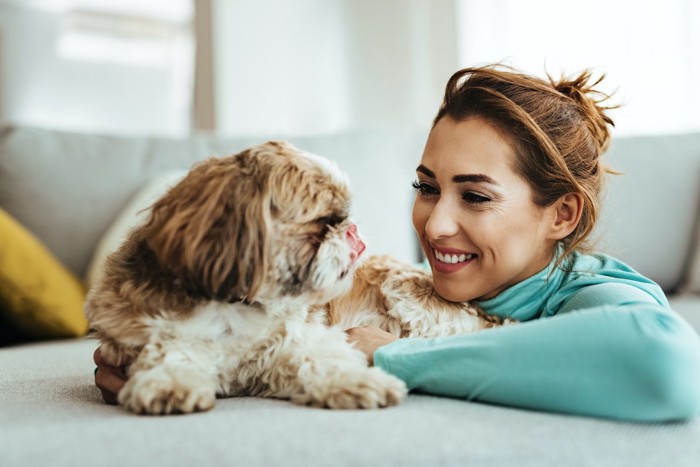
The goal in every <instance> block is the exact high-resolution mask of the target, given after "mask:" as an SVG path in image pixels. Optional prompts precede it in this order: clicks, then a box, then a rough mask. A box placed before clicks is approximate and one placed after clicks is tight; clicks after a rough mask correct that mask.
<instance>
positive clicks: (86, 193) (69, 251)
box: [0, 127, 425, 277]
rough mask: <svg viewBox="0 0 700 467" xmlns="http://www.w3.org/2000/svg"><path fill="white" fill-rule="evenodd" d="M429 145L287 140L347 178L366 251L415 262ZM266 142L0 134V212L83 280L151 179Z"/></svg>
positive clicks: (394, 137)
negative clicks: (417, 197) (415, 211)
mask: <svg viewBox="0 0 700 467" xmlns="http://www.w3.org/2000/svg"><path fill="white" fill-rule="evenodd" d="M424 138H425V135H424V134H422V133H421V132H411V131H405V129H404V130H400V129H398V128H393V129H391V128H387V129H382V130H376V131H363V132H347V133H341V134H334V135H323V136H306V137H298V138H288V139H289V141H290V142H292V143H293V144H295V145H296V146H298V147H299V148H301V149H303V150H306V151H309V152H312V153H316V154H319V155H323V156H326V157H328V158H330V159H333V160H335V161H336V162H337V163H338V165H339V166H340V167H341V169H343V170H344V171H346V172H347V173H348V176H349V179H350V181H351V184H352V186H353V191H354V193H355V203H354V218H355V219H356V221H357V224H358V226H359V229H360V232H361V234H362V235H364V236H365V238H366V240H367V244H368V252H370V253H372V252H374V253H388V254H392V255H394V256H396V257H398V258H401V259H403V260H406V261H413V260H415V258H416V246H415V245H416V243H415V241H414V238H413V237H414V235H413V231H412V228H411V223H410V222H411V221H410V210H411V202H412V195H411V181H412V180H413V177H414V175H413V170H414V168H415V166H416V165H417V163H418V161H419V160H420V155H421V151H422V147H423V144H424ZM270 139H273V138H269V137H264V136H261V137H249V138H215V137H207V136H194V137H191V138H185V139H168V138H137V137H134V138H130V137H116V136H98V135H84V134H79V133H70V132H61V131H51V130H45V129H38V128H28V127H6V128H4V129H3V130H2V131H1V132H0V207H1V208H3V209H5V210H6V211H7V212H9V213H10V214H11V215H12V216H13V217H15V218H16V219H17V220H18V221H19V222H21V223H22V224H23V225H24V226H25V227H27V228H28V229H29V230H30V231H32V232H33V233H34V234H35V235H36V236H37V237H38V238H39V239H40V240H41V241H42V242H44V244H45V245H46V246H48V248H49V249H50V250H51V251H52V252H53V253H54V254H55V255H56V256H57V257H58V259H60V260H61V261H62V262H63V263H64V264H65V265H66V266H67V267H68V268H69V269H71V270H72V271H73V272H74V273H75V274H77V275H78V276H79V277H84V274H85V272H86V268H87V265H88V263H89V261H90V258H91V255H92V252H93V250H94V248H95V246H96V244H97V242H98V241H99V239H100V237H101V236H102V234H103V233H104V232H105V231H106V230H107V228H108V227H109V225H110V223H111V222H112V220H113V219H114V218H115V217H116V216H117V215H118V213H119V212H120V210H121V209H122V207H123V206H124V205H125V204H127V202H128V201H129V199H130V197H131V196H133V195H134V194H135V193H136V192H137V190H138V189H139V188H140V187H141V186H143V185H144V184H145V183H146V182H147V181H148V180H149V179H151V178H153V177H155V176H156V175H158V174H161V173H163V172H165V171H168V170H172V169H187V168H189V167H190V166H191V165H192V164H193V163H194V162H196V161H198V160H201V159H203V158H206V157H209V156H224V155H229V154H234V153H237V152H239V151H241V150H243V149H245V148H246V147H249V146H252V145H255V144H259V143H262V142H265V141H268V140H270Z"/></svg>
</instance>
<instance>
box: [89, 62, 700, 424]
mask: <svg viewBox="0 0 700 467" xmlns="http://www.w3.org/2000/svg"><path fill="white" fill-rule="evenodd" d="M599 81H600V80H598V81H597V82H595V83H593V84H591V83H590V73H588V72H584V73H583V74H581V75H580V76H579V77H577V78H576V79H574V80H561V81H559V82H555V81H553V80H550V81H549V82H548V81H545V80H541V79H538V78H535V77H531V76H527V75H523V74H520V73H517V72H514V71H512V70H507V69H503V68H501V67H492V66H490V67H482V68H468V69H464V70H461V71H459V72H457V73H455V74H454V75H453V76H452V78H451V79H450V80H449V82H448V84H447V88H446V92H445V99H444V102H443V105H442V107H441V108H440V111H439V112H438V114H437V116H436V118H435V121H434V125H433V128H432V130H431V133H430V135H429V137H428V141H427V144H426V147H425V151H424V154H423V157H422V160H421V163H420V165H419V166H418V169H417V181H416V182H415V185H414V186H415V188H416V190H417V196H416V200H415V204H414V209H413V223H414V227H415V229H416V231H417V233H418V236H419V238H420V241H421V245H422V247H423V250H424V252H425V254H426V257H427V259H428V262H429V263H430V267H431V269H432V272H433V277H434V284H435V288H436V290H437V292H438V293H439V294H440V295H441V296H442V297H444V298H446V299H447V300H451V301H467V300H476V301H477V302H478V304H479V305H480V306H481V308H483V309H484V310H485V311H487V312H489V313H491V314H495V315H498V316H501V317H503V318H506V317H508V318H512V319H515V320H518V321H520V323H519V324H517V325H514V326H507V327H502V328H496V329H491V330H487V331H482V332H479V333H476V334H469V335H463V336H455V337H448V338H440V339H401V340H397V339H396V338H395V337H394V336H393V335H391V334H388V333H386V332H384V331H382V330H380V329H377V328H370V327H364V328H354V329H351V330H349V331H348V335H349V336H350V339H351V340H353V341H355V342H356V345H357V346H358V347H359V348H360V349H362V350H363V351H364V352H365V353H366V354H367V357H368V360H369V361H370V363H373V364H374V365H376V366H379V367H381V368H383V369H384V370H386V371H387V372H389V373H392V374H394V375H396V376H398V377H399V378H401V379H403V380H404V381H406V383H407V385H408V387H409V388H410V389H412V390H418V391H422V392H426V393H431V394H438V395H446V396H452V397H459V398H465V399H469V400H478V401H482V402H488V403H494V404H502V405H509V406H515V407H523V408H529V409H535V410H546V411H556V412H563V413H571V414H579V415H589V416H599V417H609V418H616V419H625V420H640V421H659V420H673V419H684V418H689V417H692V416H694V415H695V414H696V413H698V412H699V411H700V339H699V338H698V335H697V334H696V333H695V331H693V329H692V328H690V326H689V325H688V324H686V323H685V322H684V321H683V320H682V319H681V318H679V317H678V316H677V315H676V314H675V313H674V312H673V311H671V310H670V308H669V305H668V302H667V300H666V298H665V296H664V294H663V292H662V291H661V289H660V288H659V287H658V286H657V285H656V284H655V283H653V282H652V281H650V280H649V279H647V278H645V277H643V276H641V275H640V274H638V273H637V272H635V271H634V270H632V269H631V268H629V267H628V266H626V265H625V264H623V263H621V262H619V261H617V260H615V259H613V258H610V257H608V256H604V255H588V254H584V253H583V250H584V245H585V241H586V240H587V238H588V236H589V234H590V232H591V230H592V229H593V227H594V225H595V222H596V219H597V216H598V208H599V193H600V190H601V184H602V181H603V176H604V174H605V172H606V170H605V169H604V168H603V167H602V166H601V164H600V161H599V157H600V156H601V154H602V153H603V152H604V151H605V149H606V147H607V145H608V142H609V139H610V132H609V127H610V126H611V125H612V124H613V122H612V120H611V119H610V118H609V117H608V116H607V115H606V114H605V110H606V108H604V107H602V106H601V103H602V101H604V100H605V99H606V98H607V96H605V95H604V94H602V93H599V92H598V91H596V90H595V86H596V85H597V84H598V83H599ZM95 360H96V363H97V364H98V367H99V371H97V373H96V382H97V384H98V386H99V387H100V388H101V389H102V390H103V394H104V396H105V399H106V400H108V401H112V402H113V401H114V394H115V393H116V392H117V391H118V389H119V388H120V387H121V385H122V384H123V377H124V376H123V373H120V370H119V369H116V368H109V367H106V366H104V365H103V364H102V362H101V361H100V356H99V352H96V353H95Z"/></svg>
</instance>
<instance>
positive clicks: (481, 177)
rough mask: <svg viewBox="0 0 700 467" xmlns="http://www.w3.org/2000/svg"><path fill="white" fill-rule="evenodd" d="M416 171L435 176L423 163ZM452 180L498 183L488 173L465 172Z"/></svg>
mask: <svg viewBox="0 0 700 467" xmlns="http://www.w3.org/2000/svg"><path fill="white" fill-rule="evenodd" d="M416 172H420V173H422V174H425V175H427V176H428V177H430V178H435V172H433V171H432V170H430V169H429V168H427V167H426V166H424V165H423V164H421V165H419V166H418V167H417V168H416ZM452 182H453V183H466V182H472V183H490V184H491V185H498V183H497V182H496V180H494V179H493V178H491V177H489V176H488V175H485V174H464V175H461V174H460V175H455V176H454V177H452Z"/></svg>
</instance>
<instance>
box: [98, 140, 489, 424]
mask: <svg viewBox="0 0 700 467" xmlns="http://www.w3.org/2000/svg"><path fill="white" fill-rule="evenodd" d="M349 209H350V192H349V189H348V185H347V181H346V179H345V176H344V175H343V174H342V173H341V172H340V171H339V170H338V169H337V167H335V166H334V165H333V164H332V163H330V162H329V161H327V160H325V159H322V158H320V157H318V156H314V155H311V154H308V153H304V152H302V151H299V150H298V149H296V148H294V147H293V146H291V145H289V144H287V143H283V142H270V143H266V144H263V145H260V146H256V147H253V148H250V149H248V150H246V151H243V152H241V153H240V154H236V155H234V156H230V157H225V158H211V159H208V160H206V161H204V162H201V163H199V164H197V165H195V166H194V167H193V168H192V170H191V171H190V172H189V174H188V175H187V176H186V177H185V178H184V179H183V180H182V181H181V182H180V183H179V184H177V185H176V186H174V187H173V188H172V189H171V190H170V191H169V192H168V193H167V194H166V195H165V196H163V197H162V198H161V199H160V200H159V201H157V202H156V203H155V204H154V205H153V206H152V208H151V213H150V217H149V219H148V221H147V222H146V223H145V224H143V225H141V226H139V227H137V228H135V229H133V230H132V231H131V232H130V234H129V236H128V238H127V239H126V241H125V242H124V243H123V245H122V246H121V247H120V248H119V249H118V250H117V251H116V252H115V253H114V254H112V255H111V256H110V257H109V258H108V260H107V263H106V267H105V274H104V276H103V278H102V280H101V281H100V282H99V283H97V284H96V285H95V286H94V287H93V288H92V289H91V291H90V293H89V296H88V299H87V302H86V306H85V308H86V314H87V316H88V318H89V320H90V323H91V327H92V329H93V331H94V335H95V336H96V337H97V338H99V339H100V340H101V351H102V355H103V356H104V358H105V360H106V361H107V362H108V363H110V364H112V365H115V366H118V365H123V364H125V363H130V364H129V367H128V375H129V379H128V382H127V383H126V385H125V386H124V388H123V389H122V390H121V392H120V393H119V403H120V404H121V405H123V406H124V407H126V408H127V409H129V410H131V411H133V412H136V413H148V414H167V413H187V412H193V411H200V410H208V409H210V408H212V407H213V406H214V403H215V398H216V397H217V396H234V395H256V396H263V397H275V398H284V399H291V400H292V401H294V402H296V403H299V404H306V405H313V406H320V407H329V408H373V407H385V406H390V405H393V404H397V403H398V402H399V401H400V400H401V399H402V398H403V396H404V395H405V394H406V386H405V385H404V383H403V382H402V381H400V380H399V379H397V378H395V377H393V376H391V375H389V374H386V373H384V372H383V371H382V370H380V369H379V368H372V367H368V365H367V361H366V358H365V356H364V354H362V352H360V351H359V350H357V349H355V348H354V347H353V346H352V345H351V344H349V343H348V342H347V339H346V335H345V334H344V332H343V330H344V329H347V328H349V327H352V326H360V325H375V326H379V327H381V328H382V329H385V330H387V331H389V332H392V333H393V334H395V335H397V336H412V337H413V336H442V335H449V334H457V333H464V332H472V331H476V330H479V329H484V328H488V327H492V326H495V325H497V324H499V322H498V320H497V319H495V318H492V317H489V316H486V315H485V314H483V313H482V312H481V311H480V310H478V309H477V308H476V307H473V306H470V305H468V304H457V303H450V302H446V301H444V300H442V299H441V298H440V297H439V296H438V295H437V294H436V293H435V291H434V289H433V287H432V283H431V279H430V276H429V274H427V273H426V272H424V271H422V270H420V269H418V268H413V267H410V266H408V265H405V264H402V263H399V262H397V261H395V260H393V259H391V258H388V257H372V258H369V259H367V260H366V261H364V262H363V261H358V259H359V257H360V255H361V254H362V251H363V249H364V244H362V241H361V240H360V239H359V237H358V234H357V231H356V228H355V226H354V225H353V224H352V223H351V222H350V220H349V218H348V216H349Z"/></svg>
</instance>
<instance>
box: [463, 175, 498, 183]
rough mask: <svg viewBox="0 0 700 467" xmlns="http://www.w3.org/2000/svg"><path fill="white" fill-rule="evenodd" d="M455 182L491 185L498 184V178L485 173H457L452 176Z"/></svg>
mask: <svg viewBox="0 0 700 467" xmlns="http://www.w3.org/2000/svg"><path fill="white" fill-rule="evenodd" d="M452 181H453V182H454V183H466V182H472V183H489V184H491V185H498V183H497V182H496V180H494V179H493V178H491V177H489V176H488V175H484V174H466V175H455V176H454V177H452Z"/></svg>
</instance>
